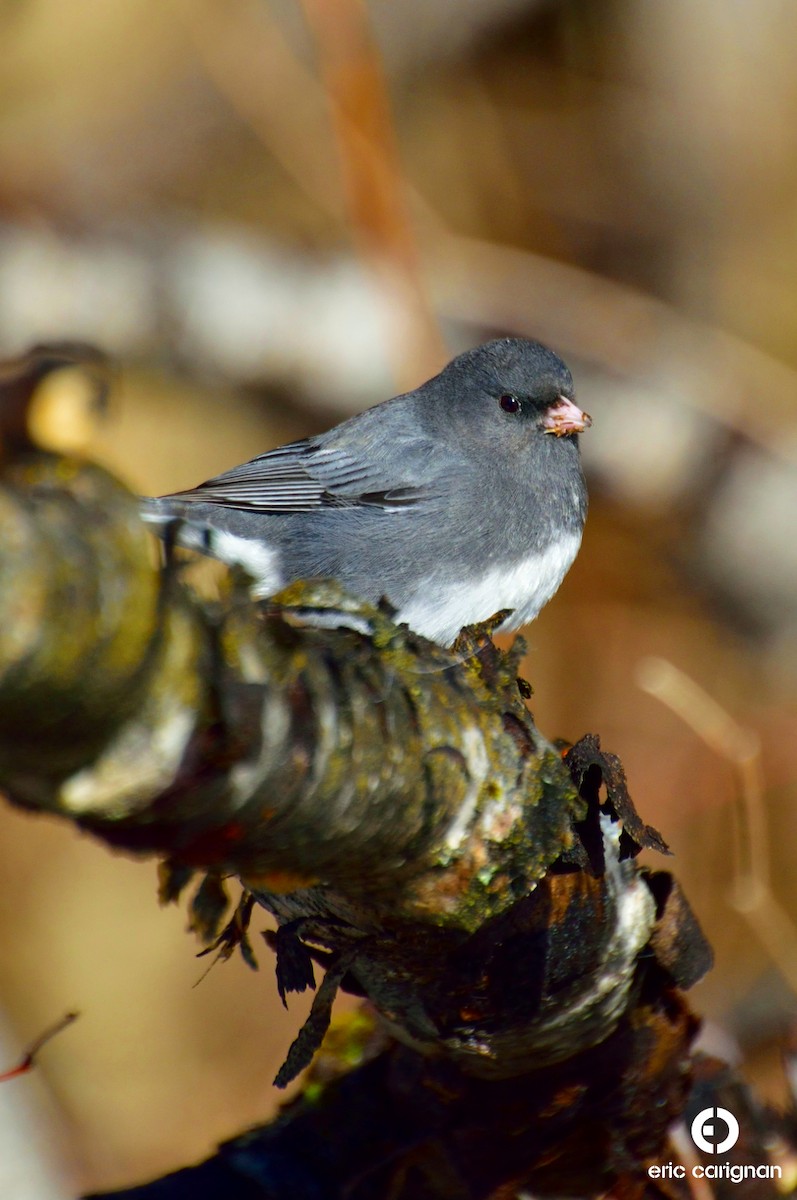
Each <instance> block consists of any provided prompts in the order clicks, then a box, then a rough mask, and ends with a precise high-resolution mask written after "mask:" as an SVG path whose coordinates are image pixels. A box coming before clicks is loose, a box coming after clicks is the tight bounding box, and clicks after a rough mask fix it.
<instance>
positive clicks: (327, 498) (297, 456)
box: [169, 435, 439, 513]
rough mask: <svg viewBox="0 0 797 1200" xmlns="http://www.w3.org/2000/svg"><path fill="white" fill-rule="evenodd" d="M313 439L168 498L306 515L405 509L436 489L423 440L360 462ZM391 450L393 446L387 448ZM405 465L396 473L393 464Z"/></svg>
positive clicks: (430, 453)
mask: <svg viewBox="0 0 797 1200" xmlns="http://www.w3.org/2000/svg"><path fill="white" fill-rule="evenodd" d="M323 436H324V435H322V438H321V439H318V438H305V439H303V440H302V441H298V442H290V443H289V444H288V445H287V446H280V447H279V448H278V449H276V450H269V451H267V452H266V453H265V454H260V455H258V457H257V458H253V459H251V460H250V461H249V462H246V463H242V464H241V465H240V466H238V467H233V468H232V469H231V470H229V471H225V472H224V473H223V474H222V475H217V476H215V477H214V478H213V479H208V480H207V481H206V482H205V483H202V484H200V485H199V487H196V488H191V489H189V490H188V491H184V492H175V493H173V494H172V495H171V496H170V497H169V499H175V500H177V499H179V500H180V501H183V502H189V503H203V504H208V503H210V504H219V505H222V506H223V507H225V508H241V509H246V510H247V511H257V512H264V513H296V512H312V511H313V510H315V509H319V508H324V507H346V506H357V505H367V506H369V507H373V506H376V507H379V508H385V509H395V508H405V507H407V505H409V504H414V503H417V502H419V501H421V500H423V499H425V498H428V497H429V496H431V495H432V494H433V492H434V491H436V490H438V489H436V488H434V487H433V486H430V485H432V484H433V482H434V478H435V476H436V475H437V474H438V473H439V469H435V468H434V466H433V461H434V458H435V456H434V454H433V446H432V444H431V442H429V441H428V440H427V439H424V438H420V437H413V438H410V439H406V444H405V445H404V446H403V451H404V453H402V454H399V455H396V454H390V455H389V456H387V455H381V456H378V458H377V461H376V462H375V461H374V459H373V457H371V458H366V457H365V456H364V457H363V458H362V460H360V459H359V458H355V457H354V456H353V455H352V454H351V453H349V452H348V451H347V449H346V448H345V447H344V446H335V445H330V444H328V443H327V442H325V441H324V440H323ZM393 449H395V443H393ZM396 462H398V463H399V464H406V469H404V470H403V471H402V470H401V468H399V473H398V474H397V471H396V468H395V466H393V465H392V464H395V463H396Z"/></svg>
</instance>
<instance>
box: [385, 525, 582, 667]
mask: <svg viewBox="0 0 797 1200" xmlns="http://www.w3.org/2000/svg"><path fill="white" fill-rule="evenodd" d="M580 545H581V534H580V533H579V534H568V535H567V536H566V537H563V538H562V539H561V540H560V541H559V542H557V543H556V545H555V546H551V547H550V549H548V550H545V551H543V553H542V554H530V555H528V557H527V558H524V559H522V560H521V561H520V562H518V563H517V565H516V566H514V567H512V568H505V567H500V568H499V567H492V568H490V569H489V570H488V571H486V572H485V573H484V574H483V575H481V576H476V577H474V578H472V579H470V580H468V579H462V578H459V579H452V580H451V581H450V582H449V581H448V580H446V581H445V582H444V583H441V582H440V580H434V581H433V582H432V583H430V584H429V585H428V586H427V587H425V588H421V589H420V590H419V592H418V594H417V595H416V596H414V597H413V598H412V600H410V601H409V602H408V603H407V604H405V605H404V606H403V607H402V608H401V609H400V610H399V613H398V616H397V617H396V620H397V621H406V622H407V624H408V625H409V626H410V627H411V628H412V629H414V630H416V631H417V632H418V633H422V634H423V635H424V637H428V638H430V639H431V640H432V641H435V642H439V643H440V644H441V645H446V646H447V645H450V644H451V642H453V640H454V638H455V637H456V636H457V634H458V633H459V631H460V629H461V628H462V626H463V625H473V624H475V623H476V622H478V621H486V620H487V618H488V617H491V616H492V615H493V614H494V613H496V612H498V611H499V610H500V609H502V608H511V609H512V610H513V612H512V615H511V616H510V617H508V618H507V620H506V622H505V623H504V625H503V628H504V629H517V628H518V627H519V626H520V625H525V624H526V623H527V622H528V621H533V620H534V618H535V617H536V616H537V613H538V612H539V611H540V609H541V608H542V607H543V606H544V605H545V604H547V603H548V601H549V600H550V599H551V597H552V596H553V595H554V593H555V592H556V590H557V589H558V587H559V585H560V583H561V582H562V580H563V579H564V577H565V575H566V574H567V572H568V570H569V569H570V567H571V566H572V564H573V560H574V558H575V557H576V554H577V553H578V548H579V546H580Z"/></svg>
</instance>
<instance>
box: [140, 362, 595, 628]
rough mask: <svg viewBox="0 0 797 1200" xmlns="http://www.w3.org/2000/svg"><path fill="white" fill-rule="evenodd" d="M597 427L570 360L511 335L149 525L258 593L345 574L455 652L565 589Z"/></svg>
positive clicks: (161, 511)
mask: <svg viewBox="0 0 797 1200" xmlns="http://www.w3.org/2000/svg"><path fill="white" fill-rule="evenodd" d="M590 424H591V419H590V417H589V415H588V414H587V413H585V412H582V410H581V409H580V408H579V407H578V406H577V405H576V403H575V401H574V395H573V380H572V377H571V375H570V372H569V371H568V369H567V367H566V366H565V364H564V363H563V362H562V361H561V359H559V358H558V357H557V356H556V355H555V354H554V353H553V352H552V351H551V350H548V349H546V348H545V346H542V345H540V344H539V342H532V341H527V340H526V339H524V338H501V339H499V340H498V341H493V342H488V343H487V344H486V345H483V346H478V347H476V349H474V350H469V351H467V352H466V353H465V354H460V355H459V356H458V357H457V358H455V359H454V360H453V361H452V362H450V363H449V364H448V366H447V367H445V369H444V370H443V371H441V372H440V374H439V375H436V376H435V377H434V378H433V379H430V380H429V381H428V382H427V383H424V384H422V386H421V387H419V388H416V389H415V391H412V392H407V393H406V394H404V395H402V396H395V397H394V398H393V399H392V400H386V401H385V402H384V403H382V404H378V405H376V406H375V407H374V408H369V409H367V410H366V411H365V412H363V413H359V414H358V415H357V416H354V417H352V418H350V420H348V421H344V422H343V423H342V424H340V425H336V426H335V428H334V429H330V430H329V431H328V432H327V433H322V434H319V435H318V436H317V437H311V438H305V439H303V440H302V441H298V442H291V443H290V444H289V445H287V446H281V447H279V448H278V449H276V450H269V451H267V452H266V453H265V454H260V455H258V457H257V458H253V459H252V460H251V461H250V462H247V463H244V464H243V465H242V466H240V467H233V469H232V470H230V471H226V472H225V473H224V474H223V475H218V476H216V478H215V479H209V480H208V481H207V482H206V483H202V484H200V485H199V487H196V488H193V489H191V490H189V491H185V492H176V493H174V494H173V495H170V496H162V497H160V498H159V499H152V500H145V501H144V502H143V515H144V517H145V519H146V520H148V521H152V522H154V523H155V524H156V525H158V526H159V531H160V532H161V533H162V534H163V533H164V531H165V528H166V527H170V528H171V530H172V536H173V537H175V538H176V540H177V542H178V543H179V544H180V545H183V546H187V547H190V548H191V549H194V550H199V551H201V552H203V553H205V554H210V555H212V556H213V557H215V558H219V559H222V560H223V561H224V562H226V563H229V564H233V563H235V564H238V565H240V566H241V567H243V568H244V569H245V570H246V572H247V573H248V574H249V575H250V576H251V577H252V579H253V581H254V586H253V593H254V595H255V596H257V597H264V596H269V595H272V594H273V593H274V592H275V591H277V590H278V589H279V588H280V587H283V586H285V585H286V584H288V583H290V582H291V581H293V580H296V579H309V578H313V577H319V576H325V577H332V578H334V579H337V580H338V581H339V582H340V583H341V584H342V585H343V586H344V587H345V588H346V590H347V591H349V592H351V593H353V594H354V595H355V596H359V597H361V598H362V599H365V600H369V601H371V602H374V603H375V602H376V601H378V600H379V599H380V598H381V597H382V596H386V597H387V598H388V600H390V602H391V603H392V604H393V605H394V606H395V608H396V609H397V610H398V613H397V617H396V620H397V621H406V622H407V624H408V625H410V626H411V628H412V629H414V630H416V631H417V632H418V633H421V634H423V635H424V636H425V637H428V638H430V639H432V640H433V641H435V642H439V643H440V644H441V645H446V646H447V645H450V643H451V642H452V641H453V640H454V638H455V637H456V635H457V634H458V633H459V631H460V629H461V628H462V626H463V625H469V624H472V623H475V622H477V621H483V620H486V619H487V618H488V617H490V616H492V615H493V613H495V612H497V611H498V610H499V609H505V608H506V609H511V610H512V614H511V616H510V617H509V618H507V620H506V621H505V622H504V625H503V628H504V629H516V628H517V627H518V626H520V625H523V624H525V623H526V622H527V621H531V620H532V619H533V618H534V617H536V616H537V613H538V612H539V611H540V609H541V608H542V607H543V605H544V604H547V602H548V601H549V600H550V599H551V597H552V596H553V594H554V593H555V592H556V590H557V588H558V587H559V585H560V583H561V582H562V580H563V578H564V576H565V574H566V573H567V571H568V569H569V568H570V566H571V564H572V562H573V560H574V558H575V556H576V554H577V552H578V548H579V544H580V542H581V533H582V529H583V527H584V520H585V518H586V514H587V491H586V485H585V483H584V476H583V474H582V471H581V462H580V457H579V448H578V436H577V435H578V434H579V433H581V432H583V430H584V429H586V428H587V427H588V426H589V425H590Z"/></svg>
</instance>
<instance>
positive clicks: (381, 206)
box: [301, 0, 447, 386]
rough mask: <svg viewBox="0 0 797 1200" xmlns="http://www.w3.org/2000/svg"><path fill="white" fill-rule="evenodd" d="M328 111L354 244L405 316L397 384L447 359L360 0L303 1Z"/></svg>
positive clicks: (407, 383)
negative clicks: (406, 338)
mask: <svg viewBox="0 0 797 1200" xmlns="http://www.w3.org/2000/svg"><path fill="white" fill-rule="evenodd" d="M301 3H302V8H303V10H304V14H305V18H306V21H307V24H308V27H309V29H310V31H311V33H312V35H313V38H314V40H315V45H316V52H317V56H318V64H319V71H320V74H321V79H322V82H323V84H324V88H325V91H326V95H327V99H328V102H329V108H330V119H331V122H332V127H333V132H334V135H335V140H336V144H337V148H338V154H339V159H340V168H341V173H342V176H343V183H344V190H345V195H346V200H347V204H348V208H349V215H350V219H351V226H352V230H353V233H354V238H355V242H356V244H357V247H358V250H359V253H360V254H361V256H362V258H363V260H364V261H365V262H367V263H368V264H369V265H370V266H371V268H372V269H373V270H375V271H376V273H377V274H378V275H379V276H381V277H382V278H383V279H385V278H386V281H387V283H388V286H389V288H390V289H391V290H392V291H393V293H394V294H395V295H396V296H397V299H398V300H399V302H400V304H401V307H402V308H403V309H404V311H405V312H406V313H407V317H408V323H409V343H410V346H411V348H412V351H413V352H412V354H410V355H407V354H406V353H404V348H403V347H399V348H398V352H397V353H396V354H395V356H394V357H395V362H394V369H395V374H396V378H397V381H398V383H399V386H410V385H414V384H416V383H417V381H418V378H419V376H424V375H427V374H431V373H432V372H434V371H436V370H438V369H439V368H440V367H441V366H442V364H443V362H444V361H445V359H446V357H447V355H446V352H445V347H444V345H443V342H442V339H441V337H440V330H439V327H438V324H437V320H436V317H435V314H434V312H433V310H432V307H431V303H430V300H429V296H428V292H427V289H426V285H425V282H424V279H423V274H422V271H421V259H420V254H419V251H418V245H417V241H416V238H415V234H414V231H413V228H412V224H411V221H410V217H409V211H408V207H407V203H406V191H405V181H404V178H403V174H402V170H401V165H400V162H399V156H398V150H397V146H396V140H395V136H394V130H393V121H392V117H391V112H390V101H389V98H388V93H387V85H386V82H385V76H384V72H383V70H382V63H381V60H380V55H379V51H378V49H377V47H376V45H375V43H374V41H373V38H372V37H371V33H370V30H369V28H368V17H367V13H366V11H365V6H364V4H363V3H362V0H337V3H335V4H334V5H333V4H330V3H329V0H301Z"/></svg>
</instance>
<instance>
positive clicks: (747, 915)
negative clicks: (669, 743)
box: [637, 658, 797, 991]
mask: <svg viewBox="0 0 797 1200" xmlns="http://www.w3.org/2000/svg"><path fill="white" fill-rule="evenodd" d="M637 681H638V683H639V686H640V687H641V688H642V690H643V691H645V692H647V693H648V694H649V695H651V696H655V698H656V699H657V700H660V701H661V702H662V704H666V705H667V707H668V708H669V709H671V710H672V712H674V713H675V714H676V715H677V716H679V717H680V718H681V720H682V721H684V723H685V724H686V725H688V726H689V727H690V729H692V730H693V731H694V732H695V733H696V734H697V736H698V737H699V738H700V739H701V740H702V741H703V742H705V744H706V745H707V746H709V747H710V748H711V749H712V750H713V751H714V753H715V754H718V755H719V756H720V757H721V758H723V759H725V761H726V762H727V763H729V765H730V766H731V768H732V770H733V773H734V776H735V778H736V786H737V794H736V797H735V799H734V803H733V815H734V820H733V824H732V828H733V860H734V868H733V880H732V886H731V892H730V903H731V904H732V906H733V907H734V908H735V909H736V911H737V912H738V913H740V914H741V916H743V917H744V919H745V920H746V921H747V923H748V925H749V926H750V928H751V929H752V931H753V933H754V934H755V935H756V937H757V938H758V940H759V941H760V942H761V945H762V946H763V947H764V949H765V950H766V952H767V954H768V955H769V957H770V958H771V960H772V962H773V964H774V965H775V966H776V967H777V968H778V970H779V971H780V972H781V974H782V975H783V976H784V978H785V979H786V980H787V981H788V983H789V985H790V987H791V988H792V989H793V990H794V991H797V928H795V925H794V922H793V921H792V920H791V917H790V916H789V915H788V913H787V912H786V910H785V909H784V908H783V906H782V905H781V904H780V902H779V901H778V899H777V898H776V896H775V894H774V892H773V891H772V885H771V880H770V866H769V834H768V830H767V818H766V803H765V800H764V771H763V766H762V761H761V740H760V738H759V736H758V734H757V733H756V732H755V730H752V729H747V728H745V727H744V726H742V725H739V724H738V723H737V722H736V721H734V719H733V718H732V717H731V716H730V714H729V713H728V712H726V711H725V709H724V708H722V706H721V705H719V704H718V703H717V701H716V700H715V699H714V698H713V697H712V696H710V695H709V694H708V693H707V692H706V691H704V690H703V688H701V687H700V686H699V684H697V683H695V681H694V680H693V679H691V678H690V677H689V676H688V675H686V674H685V673H684V672H683V671H681V670H679V669H678V667H676V666H674V665H673V664H672V663H670V662H667V660H666V659H662V658H646V659H643V660H642V662H641V663H640V664H639V667H638V671H637Z"/></svg>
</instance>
